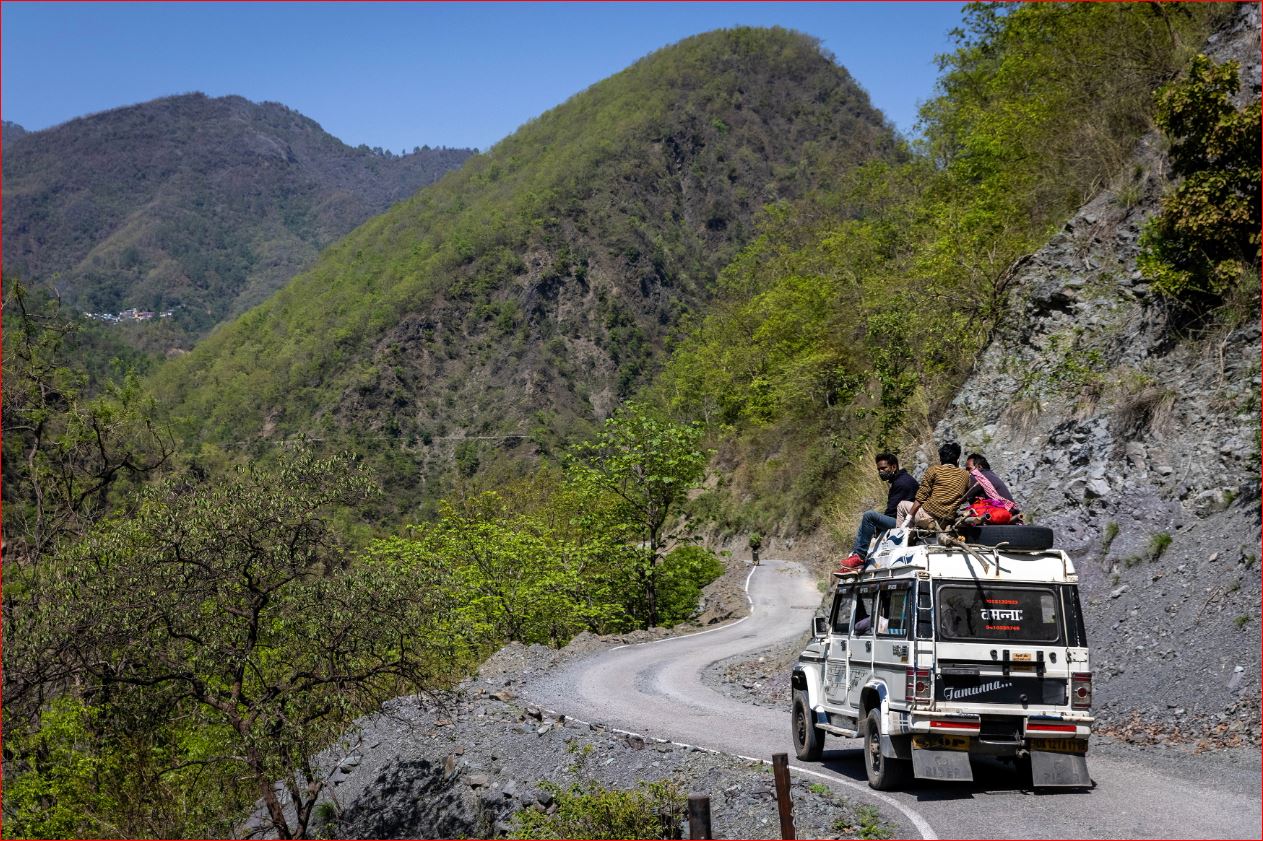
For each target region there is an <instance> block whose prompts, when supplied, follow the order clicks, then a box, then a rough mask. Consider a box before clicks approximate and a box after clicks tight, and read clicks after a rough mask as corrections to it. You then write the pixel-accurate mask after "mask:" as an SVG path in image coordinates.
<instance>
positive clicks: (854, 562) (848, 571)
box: [838, 553, 864, 575]
mask: <svg viewBox="0 0 1263 841" xmlns="http://www.w3.org/2000/svg"><path fill="white" fill-rule="evenodd" d="M863 568H864V559H863V558H861V557H860V556H859V555H856V554H854V553H852V554H851V556H850V557H847V558H843V559H842V562H841V564H840V565H839V567H838V572H840V573H842V574H843V575H858V574H859V571H860V570H861V569H863Z"/></svg>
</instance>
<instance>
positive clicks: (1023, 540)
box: [961, 526, 1053, 549]
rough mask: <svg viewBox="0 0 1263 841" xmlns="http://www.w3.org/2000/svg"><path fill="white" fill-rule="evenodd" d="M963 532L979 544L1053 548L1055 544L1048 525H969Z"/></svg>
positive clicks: (967, 538) (1023, 547) (969, 540)
mask: <svg viewBox="0 0 1263 841" xmlns="http://www.w3.org/2000/svg"><path fill="white" fill-rule="evenodd" d="M961 534H962V535H964V537H965V540H966V541H967V542H969V543H974V544H977V545H979V546H999V545H1001V544H1003V545H1004V548H1006V549H1051V548H1052V545H1053V531H1052V529H1050V528H1048V527H1047V526H967V527H966V528H963V529H961Z"/></svg>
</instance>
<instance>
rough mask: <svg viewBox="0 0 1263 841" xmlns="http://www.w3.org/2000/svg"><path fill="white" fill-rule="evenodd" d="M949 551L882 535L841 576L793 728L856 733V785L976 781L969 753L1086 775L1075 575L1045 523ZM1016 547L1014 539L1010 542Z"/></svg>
mask: <svg viewBox="0 0 1263 841" xmlns="http://www.w3.org/2000/svg"><path fill="white" fill-rule="evenodd" d="M965 535H966V536H965V537H962V538H947V540H948V541H951V542H950V543H949V545H929V544H927V543H919V541H920V540H921V539H922V538H925V539H927V540H928V539H930V536H929V535H927V534H924V533H920V532H917V531H915V530H911V529H892V530H890V531H888V532H886V533H885V534H884V535H882V536H881V537H880V538H879V540H878V545H877V547H876V550H875V551H874V552H873V553H871V554H870V558H871V559H872V561H871V564H870V566H869V567H868V568H867V569H866V570H865V571H864V572H863V573H861V574H860V575H853V576H837V577H836V589H835V591H834V594H833V599H832V604H831V606H830V610H829V614H828V616H817V617H815V620H814V622H813V626H812V641H811V643H810V644H809V645H808V646H807V648H806V649H804V650H803V652H802V654H800V655H799V658H798V662H797V663H796V664H795V666H794V673H793V687H794V701H793V738H794V747H795V750H796V752H797V754H798V757H799V758H800V759H807V760H815V759H818V758H819V757H820V754H821V751H822V750H823V747H824V739H825V734H828V733H831V734H834V735H837V736H846V737H854V736H857V735H860V734H862V735H863V736H864V748H865V759H866V762H865V765H866V769H867V772H868V784H869V785H870V786H872V787H873V788H875V789H882V790H885V789H891V788H894V787H896V786H898V785H899V784H900V782H902V781H903V780H904V779H906V777H907V775H908V772H909V771H910V772H911V773H912V774H913V775H914V776H916V777H917V778H920V779H930V780H972V779H973V772H972V770H971V768H970V763H969V757H970V756H971V755H990V756H997V757H1007V758H1011V759H1013V760H1014V761H1016V762H1019V763H1022V764H1027V763H1029V766H1030V770H1031V778H1032V782H1033V783H1034V785H1036V786H1071V787H1076V786H1078V787H1085V786H1090V785H1092V781H1091V779H1090V778H1089V776H1088V770H1087V761H1086V754H1087V748H1088V736H1089V734H1090V732H1091V726H1092V721H1093V718H1092V716H1091V714H1090V709H1091V705H1092V675H1091V671H1090V665H1089V660H1088V644H1087V638H1086V636H1085V634H1084V628H1083V618H1082V616H1083V615H1082V611H1081V610H1080V608H1079V593H1078V583H1077V582H1078V575H1077V574H1076V573H1075V569H1074V564H1073V563H1072V562H1071V561H1070V559H1069V558H1068V557H1067V556H1066V554H1065V553H1064V552H1062V551H1060V550H1056V549H1050V548H1047V547H1049V546H1051V543H1052V533H1051V532H1050V531H1049V530H1047V529H1042V528H1038V527H1034V526H1008V527H1002V526H982V527H979V528H974V529H972V530H966V532H965ZM1017 547H1026V548H1017Z"/></svg>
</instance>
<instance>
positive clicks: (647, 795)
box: [509, 780, 687, 838]
mask: <svg viewBox="0 0 1263 841" xmlns="http://www.w3.org/2000/svg"><path fill="white" fill-rule="evenodd" d="M540 787H541V788H542V789H544V790H545V791H547V792H548V793H550V794H552V795H553V797H554V799H555V802H556V804H557V810H556V812H554V813H553V814H551V815H549V814H546V813H544V812H538V811H535V810H532V809H523V810H521V811H519V812H517V813H516V814H515V815H514V816H513V827H512V829H511V830H510V834H509V837H510V838H678V837H680V836H679V830H680V819H681V817H682V816H683V814H684V809H685V806H686V803H687V798H686V797H685V795H684V793H683V792H682V791H681V790H680V789H679V787H678V786H676V785H675V784H674V783H673V782H671V781H669V780H667V781H658V782H641V783H639V784H637V786H636V787H635V788H633V789H612V788H606V787H604V786H601V785H599V784H598V783H595V782H591V781H589V782H586V783H576V784H574V785H571V786H570V787H568V788H563V787H561V786H558V785H556V784H555V783H551V782H547V781H544V782H541V783H540Z"/></svg>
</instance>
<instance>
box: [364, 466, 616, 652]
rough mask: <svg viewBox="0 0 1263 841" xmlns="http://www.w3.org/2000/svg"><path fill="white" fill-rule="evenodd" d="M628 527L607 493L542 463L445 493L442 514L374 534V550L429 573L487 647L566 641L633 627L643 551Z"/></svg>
mask: <svg viewBox="0 0 1263 841" xmlns="http://www.w3.org/2000/svg"><path fill="white" fill-rule="evenodd" d="M627 532H628V529H627V527H626V525H625V524H623V523H621V522H619V521H618V520H617V519H616V518H615V517H613V516H612V512H611V511H610V510H609V507H608V505H606V504H605V503H604V502H603V500H601V499H597V498H593V497H592V496H591V495H590V494H587V493H584V492H583V491H582V490H579V489H575V488H570V487H566V486H564V485H562V484H561V483H560V481H559V477H558V476H557V475H556V474H555V472H553V471H548V470H541V471H540V472H538V473H536V474H535V475H534V476H532V477H530V478H529V479H528V480H524V481H521V482H518V483H514V484H512V485H509V486H506V487H504V488H502V489H501V490H500V491H496V492H492V491H488V492H484V493H481V494H477V495H475V496H473V497H469V498H465V499H461V500H458V501H456V502H445V503H443V504H442V505H441V506H440V508H439V517H438V520H437V521H436V522H434V523H431V524H427V525H421V526H416V527H414V528H413V529H412V530H411V534H409V535H408V536H407V537H400V538H388V539H384V540H379V541H375V542H374V543H373V544H372V545H371V546H370V547H369V549H368V550H367V554H368V557H369V558H371V559H373V561H374V562H375V563H378V564H382V565H385V566H389V567H401V568H407V569H410V570H412V574H414V575H416V576H417V578H418V580H421V581H427V582H429V583H430V584H429V586H430V587H431V588H432V589H433V592H434V595H435V597H436V598H438V599H440V600H441V601H442V602H443V603H444V604H447V605H450V606H451V609H452V611H453V619H454V621H455V623H456V624H457V626H458V627H459V628H461V629H462V633H464V634H465V635H466V637H467V638H468V639H469V640H470V644H471V645H472V646H473V647H474V648H475V650H476V651H477V652H478V653H479V654H481V655H486V654H490V653H491V652H492V651H494V650H495V649H496V648H498V647H499V646H500V645H502V644H504V642H506V641H508V640H518V641H520V642H524V643H528V644H529V643H543V644H546V645H552V646H561V645H564V644H565V643H567V642H569V641H570V639H571V638H572V637H573V636H574V635H575V634H577V633H579V632H580V631H592V632H595V633H612V632H615V631H620V630H626V629H628V628H630V627H632V625H633V620H632V616H633V609H634V606H633V599H634V598H635V595H636V589H637V588H636V583H635V574H634V572H633V569H634V567H635V566H636V564H637V562H638V553H637V552H636V551H635V550H634V548H632V547H629V546H628V545H627V543H626V541H625V537H626V535H627Z"/></svg>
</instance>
